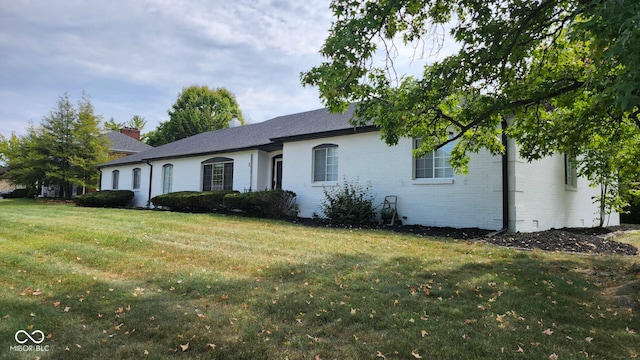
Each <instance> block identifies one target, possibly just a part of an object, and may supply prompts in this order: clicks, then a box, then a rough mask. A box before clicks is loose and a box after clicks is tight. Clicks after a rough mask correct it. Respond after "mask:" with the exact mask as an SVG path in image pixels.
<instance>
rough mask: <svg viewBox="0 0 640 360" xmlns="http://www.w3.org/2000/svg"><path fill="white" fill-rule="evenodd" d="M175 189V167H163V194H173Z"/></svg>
mask: <svg viewBox="0 0 640 360" xmlns="http://www.w3.org/2000/svg"><path fill="white" fill-rule="evenodd" d="M172 187H173V165H172V164H165V165H163V166H162V193H163V194H167V193H170V192H171V188H172Z"/></svg>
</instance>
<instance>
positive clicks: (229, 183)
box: [202, 158, 233, 191]
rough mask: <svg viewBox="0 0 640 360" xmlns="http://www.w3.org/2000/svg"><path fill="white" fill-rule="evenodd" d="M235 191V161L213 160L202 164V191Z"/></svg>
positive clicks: (226, 159) (225, 159)
mask: <svg viewBox="0 0 640 360" xmlns="http://www.w3.org/2000/svg"><path fill="white" fill-rule="evenodd" d="M219 190H233V159H229V158H213V159H209V160H206V161H204V162H202V191H219Z"/></svg>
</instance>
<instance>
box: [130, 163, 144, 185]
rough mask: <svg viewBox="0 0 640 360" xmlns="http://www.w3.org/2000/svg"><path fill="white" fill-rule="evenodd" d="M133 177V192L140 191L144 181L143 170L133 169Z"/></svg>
mask: <svg viewBox="0 0 640 360" xmlns="http://www.w3.org/2000/svg"><path fill="white" fill-rule="evenodd" d="M131 175H132V179H133V184H131V185H132V188H133V190H140V182H141V180H142V170H141V169H140V168H135V169H133V171H132V174H131Z"/></svg>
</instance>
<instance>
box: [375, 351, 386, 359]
mask: <svg viewBox="0 0 640 360" xmlns="http://www.w3.org/2000/svg"><path fill="white" fill-rule="evenodd" d="M376 357H377V358H382V359H386V357H385V356H384V355H383V354H382V353H381V352H380V351H378V353H377V354H376Z"/></svg>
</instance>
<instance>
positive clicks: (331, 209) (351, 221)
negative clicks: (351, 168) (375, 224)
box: [321, 180, 376, 226]
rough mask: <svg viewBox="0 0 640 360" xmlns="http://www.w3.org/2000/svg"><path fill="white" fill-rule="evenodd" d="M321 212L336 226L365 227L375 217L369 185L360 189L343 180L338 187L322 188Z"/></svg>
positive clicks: (355, 184)
mask: <svg viewBox="0 0 640 360" xmlns="http://www.w3.org/2000/svg"><path fill="white" fill-rule="evenodd" d="M323 192H324V197H325V199H324V201H323V202H322V204H321V210H322V213H323V214H324V217H325V218H326V219H328V220H329V221H331V223H333V224H338V225H355V226H358V225H366V224H369V223H371V221H372V220H373V218H374V217H375V215H376V211H375V207H374V206H373V200H374V198H375V197H374V196H373V195H371V194H370V192H371V184H367V186H366V187H364V188H363V187H362V186H360V185H358V184H357V182H353V183H352V182H349V181H347V180H344V182H343V184H342V185H340V186H338V187H330V188H324V189H323Z"/></svg>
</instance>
